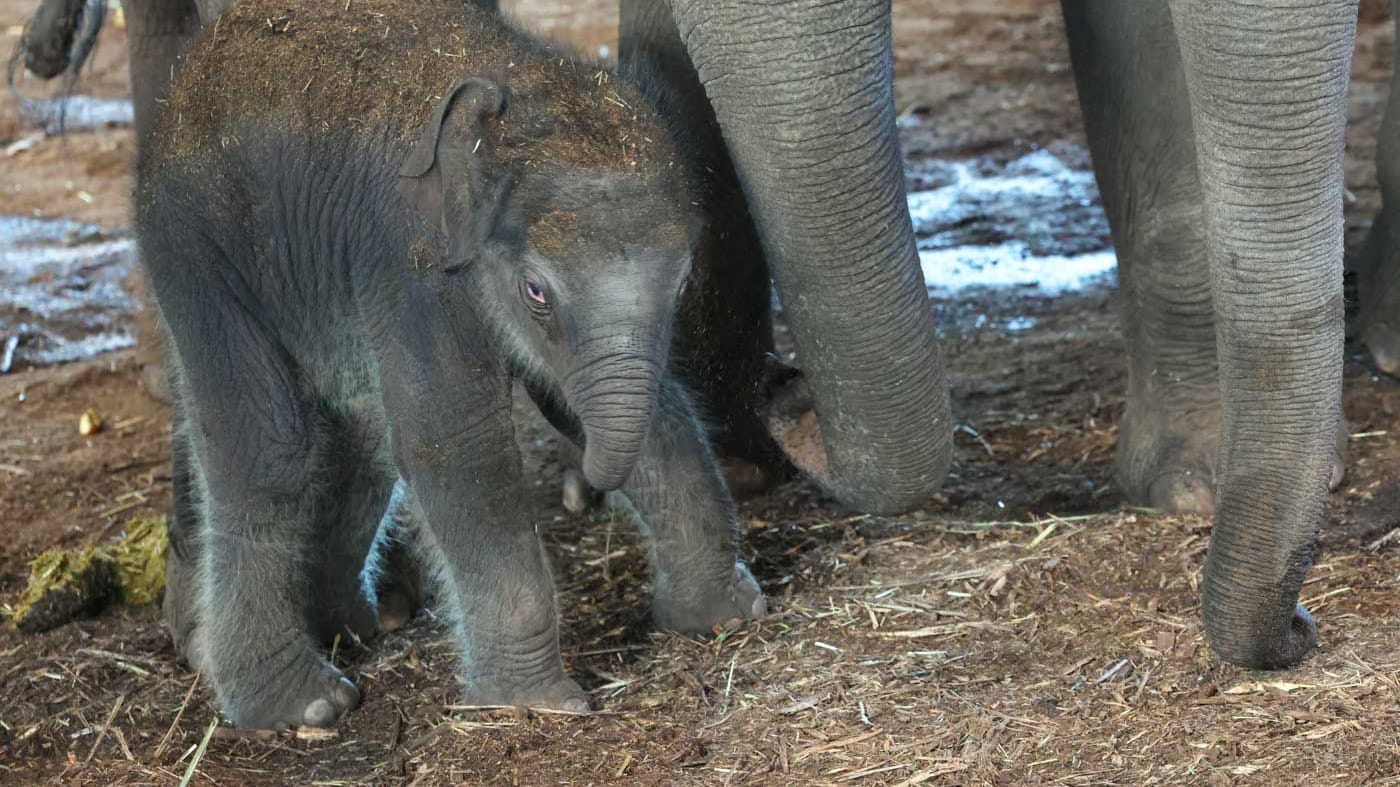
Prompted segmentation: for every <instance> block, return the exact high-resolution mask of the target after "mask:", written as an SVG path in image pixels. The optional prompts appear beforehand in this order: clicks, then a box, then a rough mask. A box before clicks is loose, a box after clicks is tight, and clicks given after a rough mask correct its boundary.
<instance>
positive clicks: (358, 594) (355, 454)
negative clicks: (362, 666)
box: [308, 411, 393, 643]
mask: <svg viewBox="0 0 1400 787" xmlns="http://www.w3.org/2000/svg"><path fill="white" fill-rule="evenodd" d="M322 418H323V419H325V420H326V421H328V426H329V427H330V428H329V429H328V431H329V432H330V433H331V434H332V435H333V437H332V440H333V442H332V443H331V445H329V446H328V447H327V448H326V449H325V451H326V453H327V455H329V456H334V457H337V459H336V462H335V464H334V465H333V466H332V467H331V468H330V470H329V471H328V472H327V474H326V475H327V476H328V477H327V478H325V479H323V480H321V481H320V482H319V483H318V484H317V488H316V496H317V498H318V503H319V504H318V506H317V515H316V519H315V521H314V523H313V533H312V539H311V540H312V543H313V544H315V547H314V550H313V552H312V554H311V555H310V556H308V560H309V561H310V562H309V565H310V567H311V575H312V580H311V588H312V595H311V599H312V600H311V606H310V609H309V613H310V616H311V620H312V629H313V631H314V632H315V633H316V635H317V641H318V642H323V643H330V642H332V641H333V640H334V638H335V637H336V636H337V635H339V636H340V637H341V638H342V639H345V638H352V639H353V638H359V639H366V638H369V637H371V636H373V635H374V634H375V633H376V632H377V631H378V629H379V619H378V615H377V614H376V611H375V606H374V601H373V598H372V595H371V594H374V591H373V590H371V589H367V588H365V587H364V583H363V582H362V581H361V575H362V573H363V571H364V567H365V562H366V559H367V558H368V556H369V553H370V548H371V546H372V544H373V543H374V537H375V534H376V533H377V531H378V529H379V523H380V520H381V519H382V518H383V517H384V515H385V511H386V508H387V506H388V504H389V498H390V492H391V490H392V489H393V481H392V478H393V475H392V471H391V470H389V469H388V468H389V467H390V461H391V460H390V459H389V457H388V456H387V455H385V452H381V445H380V443H381V442H382V440H381V438H380V436H379V435H378V434H376V432H375V431H374V430H373V429H371V428H369V427H368V426H367V425H366V424H365V422H366V421H367V420H368V419H366V418H365V417H364V416H363V415H360V414H357V413H355V412H353V411H348V412H340V413H323V414H322ZM385 448H387V447H385Z"/></svg>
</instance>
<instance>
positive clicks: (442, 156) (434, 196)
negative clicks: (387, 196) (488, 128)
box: [399, 78, 506, 236]
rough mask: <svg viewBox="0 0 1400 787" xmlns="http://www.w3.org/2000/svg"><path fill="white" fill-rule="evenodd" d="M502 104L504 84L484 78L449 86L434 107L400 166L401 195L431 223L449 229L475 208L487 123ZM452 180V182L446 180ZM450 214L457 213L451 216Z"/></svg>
mask: <svg viewBox="0 0 1400 787" xmlns="http://www.w3.org/2000/svg"><path fill="white" fill-rule="evenodd" d="M505 110H506V90H505V88H503V87H501V86H500V85H498V84H496V83H495V82H492V81H490V80H486V79H477V78H472V79H468V80H466V81H464V82H462V83H461V84H459V85H457V86H456V87H454V88H452V90H451V91H450V92H448V94H447V95H446V96H444V97H443V99H442V102H441V103H439V104H438V105H437V109H435V110H434V111H433V116H432V117H431V118H429V119H428V124H427V125H426V126H424V127H423V134H422V136H421V137H419V139H418V142H417V143H415V144H414V146H413V149H412V150H411V151H410V152H409V154H408V158H407V159H406V160H405V161H404V163H403V166H402V167H401V168H400V169H399V195H400V196H401V197H403V200H404V202H405V203H407V204H408V206H409V207H410V208H413V209H414V210H415V211H417V212H418V213H419V214H420V215H422V216H423V218H425V219H427V220H428V222H429V223H431V224H432V226H433V227H435V228H440V229H442V230H443V231H444V232H447V233H448V235H449V236H450V235H451V234H452V232H451V227H450V226H449V224H450V223H452V222H454V220H460V219H465V218H466V216H465V215H463V214H462V213H459V212H463V211H471V210H472V208H473V205H472V202H473V195H472V192H473V191H477V190H479V189H481V188H482V186H483V185H484V184H481V183H474V182H473V181H474V180H477V179H478V178H479V175H480V167H479V166H477V165H475V164H474V162H473V161H472V159H473V158H475V157H476V156H477V154H478V153H480V152H481V151H480V148H481V147H482V137H483V136H484V133H485V129H484V126H485V124H486V123H487V122H488V121H490V120H493V119H495V118H498V117H500V116H501V115H502V114H504V113H505ZM449 184H450V185H449ZM454 214H457V215H455V216H454Z"/></svg>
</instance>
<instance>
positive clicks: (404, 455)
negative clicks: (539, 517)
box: [378, 282, 588, 711]
mask: <svg viewBox="0 0 1400 787" xmlns="http://www.w3.org/2000/svg"><path fill="white" fill-rule="evenodd" d="M413 286H422V287H424V288H427V287H429V286H431V285H430V284H424V283H421V282H414V283H413ZM463 297H464V296H463V293H461V292H460V291H452V292H450V293H446V294H444V296H443V299H442V300H439V299H438V296H436V295H432V296H420V297H414V298H412V302H414V303H418V304H422V306H423V307H422V308H419V309H417V310H415V311H414V312H413V313H411V314H410V315H408V317H406V318H405V319H402V320H400V321H399V322H398V323H396V324H395V325H394V326H392V328H391V329H390V330H391V331H392V333H391V334H390V335H387V336H385V337H382V338H381V339H379V340H378V344H379V350H378V353H379V357H380V369H381V372H382V379H383V380H384V385H385V391H384V403H385V410H386V412H387V414H388V417H389V422H390V428H391V432H392V435H393V452H394V456H395V459H396V461H397V462H398V465H399V470H400V472H401V474H402V476H403V478H404V480H405V482H406V484H407V486H408V490H407V491H408V495H407V498H408V500H409V501H410V502H411V503H412V506H413V509H414V510H413V519H414V520H415V521H416V522H417V523H418V528H417V538H418V539H420V541H421V542H422V550H421V551H422V553H423V554H424V555H426V556H428V557H429V558H430V559H431V561H432V564H431V565H430V567H429V570H430V573H431V574H432V575H433V577H434V578H435V580H436V592H435V595H436V597H437V600H438V603H439V606H440V607H441V608H442V609H443V612H444V614H445V615H446V617H447V618H448V620H450V621H451V623H452V625H453V628H454V630H455V632H456V635H457V638H458V641H459V643H460V645H461V648H462V670H463V677H464V679H465V681H466V683H467V691H466V702H467V703H468V704H471V705H515V706H524V707H536V708H552V709H562V710H569V711H584V710H587V709H588V700H587V695H585V694H584V692H583V690H582V689H580V688H579V686H578V684H576V683H575V682H574V681H573V680H571V679H570V678H569V677H568V676H567V675H565V674H564V665H563V662H562V660H561V658H560V655H559V631H558V617H557V615H556V613H555V608H554V584H553V581H552V578H551V576H550V571H549V567H548V564H547V563H546V561H545V554H544V549H543V546H542V544H541V543H540V540H539V537H538V535H536V533H535V523H534V521H533V518H532V514H531V512H532V510H534V509H533V508H532V506H530V505H529V503H528V502H527V501H530V500H531V499H532V498H534V497H535V495H533V494H532V493H531V492H530V490H528V489H527V488H526V486H525V483H524V481H523V476H522V474H523V469H522V466H521V460H520V453H519V449H518V448H517V446H516V442H515V427H514V423H513V422H512V420H511V380H510V376H509V374H508V373H507V372H506V371H505V370H504V369H502V368H500V366H499V364H498V363H497V362H496V361H495V360H493V359H491V358H489V357H482V356H481V354H480V351H478V350H473V349H471V348H468V347H466V346H463V345H462V343H461V342H459V341H458V337H459V336H460V335H473V333H472V331H470V330H465V329H463V328H462V325H461V321H462V320H463V319H464V318H466V317H467V316H469V315H471V314H472V310H471V309H470V307H469V306H468V305H467V304H466V303H465V302H464V301H463V300H462V298H463ZM453 299H456V300H453ZM475 335H481V334H475ZM441 359H448V360H447V361H446V362H444V361H443V360H441ZM429 381H431V382H429ZM443 414H453V415H451V416H449V417H444V416H443Z"/></svg>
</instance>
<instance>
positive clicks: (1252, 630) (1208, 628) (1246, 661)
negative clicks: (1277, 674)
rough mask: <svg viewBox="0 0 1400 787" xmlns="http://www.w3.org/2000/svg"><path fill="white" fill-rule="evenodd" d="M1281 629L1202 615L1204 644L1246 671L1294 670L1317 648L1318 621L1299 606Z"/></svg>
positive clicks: (1296, 606)
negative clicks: (1290, 668) (1203, 616)
mask: <svg viewBox="0 0 1400 787" xmlns="http://www.w3.org/2000/svg"><path fill="white" fill-rule="evenodd" d="M1289 618H1290V619H1289V620H1288V621H1286V622H1283V623H1282V625H1281V626H1280V627H1271V626H1259V625H1257V624H1255V623H1253V622H1252V621H1239V622H1235V621H1221V620H1220V619H1219V618H1218V617H1217V616H1215V615H1212V614H1211V610H1210V608H1209V606H1207V608H1206V611H1205V634H1206V641H1207V642H1209V643H1210V648H1211V650H1213V651H1215V654H1216V655H1217V656H1219V657H1220V658H1222V659H1224V660H1225V661H1228V662H1230V663H1231V664H1234V665H1236V666H1239V667H1245V668H1246V669H1258V670H1275V669H1285V668H1287V667H1292V666H1296V665H1297V664H1299V663H1300V662H1302V661H1303V659H1305V658H1307V657H1308V654H1310V653H1312V651H1313V650H1314V649H1316V648H1317V647H1318V637H1317V621H1316V620H1314V619H1313V616H1312V613H1311V612H1309V611H1308V609H1307V607H1305V606H1303V605H1302V604H1295V605H1294V607H1293V611H1292V614H1291V615H1290V616H1289Z"/></svg>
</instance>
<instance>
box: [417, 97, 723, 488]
mask: <svg viewBox="0 0 1400 787" xmlns="http://www.w3.org/2000/svg"><path fill="white" fill-rule="evenodd" d="M553 78H554V79H555V80H557V79H558V77H557V75H555V76H554V77H553ZM580 81H581V84H568V85H561V84H558V83H557V82H548V81H545V82H543V83H532V82H530V81H528V80H526V81H524V82H523V83H522V84H519V85H513V86H512V87H513V90H512V91H511V93H510V96H509V101H508V100H507V92H506V91H505V90H504V89H503V88H502V87H501V86H499V85H497V84H495V83H493V82H489V81H486V80H482V79H471V80H468V81H467V82H465V83H463V84H462V85H460V86H458V87H457V88H456V89H455V90H454V91H453V92H452V93H451V94H450V95H449V96H448V97H447V98H446V99H445V100H444V101H443V102H442V104H441V105H440V106H439V108H438V110H437V113H436V114H435V115H434V117H433V118H432V119H431V120H430V121H429V123H428V125H427V127H426V128H425V130H424V132H423V136H422V139H421V140H420V141H419V143H418V145H417V146H416V147H415V148H414V150H413V151H412V153H411V154H410V156H409V157H408V159H407V161H406V163H405V164H404V166H403V168H402V170H401V171H400V176H401V177H400V186H399V191H400V193H401V194H402V195H403V197H404V199H405V201H406V202H407V203H408V204H409V205H410V206H411V207H413V208H414V209H416V210H417V211H418V212H419V213H420V214H421V215H422V216H424V217H425V218H426V219H427V221H428V223H429V224H430V225H431V226H432V227H434V228H437V229H439V230H440V231H441V233H442V234H443V236H445V237H446V239H447V246H448V260H449V264H448V266H447V269H446V270H445V271H443V272H442V275H446V276H458V277H460V278H461V281H462V286H465V287H468V288H469V289H470V291H471V292H472V293H473V301H474V302H475V303H477V304H478V305H479V308H480V309H481V312H482V314H481V316H482V317H483V318H484V320H485V322H486V324H488V325H490V326H492V328H493V329H494V333H495V334H496V337H497V340H498V342H499V343H500V344H501V346H502V348H503V349H504V350H505V351H506V354H507V355H508V357H509V358H511V359H512V361H513V362H514V363H515V365H516V366H517V371H519V372H520V373H522V374H525V375H528V376H530V377H532V378H534V379H535V380H536V381H537V382H539V381H543V382H544V383H546V384H545V385H544V386H542V387H543V388H544V389H545V390H546V391H549V392H550V393H552V394H553V395H555V396H557V397H559V399H561V400H562V401H561V403H562V404H564V405H565V406H566V408H567V409H568V411H570V412H571V413H572V414H573V415H574V416H575V418H576V419H577V421H578V423H579V425H580V427H581V432H582V436H583V440H584V458H583V472H584V475H585V476H586V477H587V479H588V481H589V483H590V484H592V485H593V486H594V487H596V488H598V489H600V490H610V489H616V488H617V487H619V486H621V485H622V484H623V483H624V482H625V481H626V480H627V478H628V476H629V475H630V474H631V472H632V467H633V465H634V464H635V463H636V459H637V456H638V454H639V453H640V451H641V447H642V442H643V440H644V439H645V438H646V436H647V432H648V430H649V428H650V425H651V420H652V415H653V412H654V410H655V407H656V400H657V392H658V390H659V386H660V384H661V379H662V377H663V375H664V374H665V371H666V366H667V361H668V357H669V352H670V345H671V338H672V322H673V319H674V315H675V311H676V303H677V299H678V297H679V295H680V292H681V290H682V288H683V287H684V286H685V282H686V279H687V277H688V275H689V271H690V238H691V234H692V228H693V227H694V226H695V224H696V222H695V220H694V218H693V217H692V216H691V214H690V204H691V201H690V199H689V186H688V182H687V180H686V178H685V176H684V175H683V170H682V168H681V167H678V166H675V165H674V162H675V160H676V159H675V155H674V151H673V150H671V148H670V143H669V140H668V138H667V135H666V133H665V131H664V129H663V128H661V127H660V125H659V124H658V123H657V122H656V121H655V120H654V119H653V118H652V117H651V116H650V115H649V114H648V112H647V111H646V106H647V104H646V103H645V100H644V99H643V98H642V97H641V96H640V95H634V94H632V93H630V92H627V91H626V89H625V87H623V86H610V88H609V89H610V90H614V91H619V90H620V91H623V92H624V93H626V95H625V96H624V97H621V98H620V99H619V100H621V101H625V102H626V103H628V104H629V105H631V107H632V110H633V111H632V112H631V113H628V114H620V113H615V112H609V111H607V110H599V109H598V106H599V105H602V104H603V103H604V102H603V101H602V100H601V98H600V99H599V100H598V101H596V102H588V101H580V100H578V99H573V100H565V99H563V98H562V97H561V95H560V93H561V92H562V91H587V90H588V89H589V88H588V86H589V85H593V86H594V87H595V88H596V87H597V86H596V85H594V83H593V82H592V81H591V80H588V79H587V78H583V79H581V80H580ZM571 95H572V94H571ZM508 104H509V107H508V106H507V105H508ZM580 105H584V106H586V107H589V108H587V109H579V108H578V107H579V106H580ZM541 150H548V151H550V152H551V154H555V155H552V156H551V157H550V158H549V159H547V160H539V154H538V152H539V151H541ZM527 154H528V155H527Z"/></svg>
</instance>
